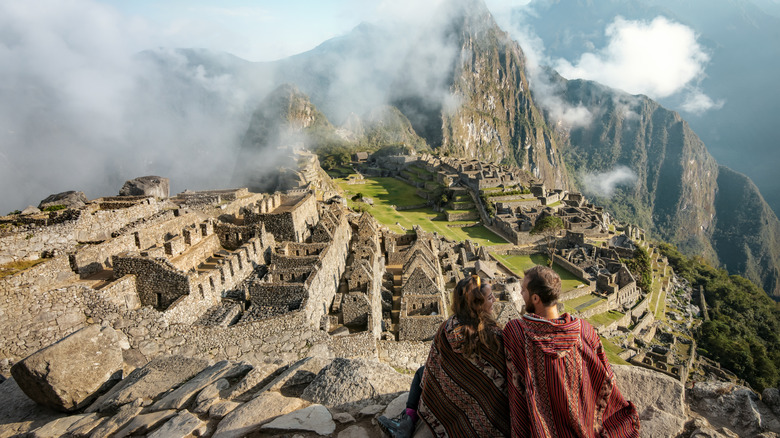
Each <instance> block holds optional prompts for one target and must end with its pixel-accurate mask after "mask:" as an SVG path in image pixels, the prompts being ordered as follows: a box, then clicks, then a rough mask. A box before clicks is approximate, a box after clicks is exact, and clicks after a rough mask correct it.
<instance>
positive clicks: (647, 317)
mask: <svg viewBox="0 0 780 438" xmlns="http://www.w3.org/2000/svg"><path fill="white" fill-rule="evenodd" d="M654 321H655V313H653V312H649V311H648V312H645V313H644V315H641V317H640V318H639V320H638V321H637V322H636V324H634V328H633V329H632V330H631V333H632V334H634V335H635V336H639V334H640V333H641V332H642V330H644V329H646V328H647V327H648V326H649V325H650V324H652V323H653V322H654Z"/></svg>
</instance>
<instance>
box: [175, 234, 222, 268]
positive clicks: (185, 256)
mask: <svg viewBox="0 0 780 438" xmlns="http://www.w3.org/2000/svg"><path fill="white" fill-rule="evenodd" d="M182 242H184V239H182ZM185 245H186V243H185ZM221 249H222V246H221V245H220V241H219V237H217V235H216V234H212V235H210V236H208V237H206V238H205V239H203V240H201V241H199V242H198V243H196V244H195V245H193V246H190V247H185V251H183V252H182V253H181V254H180V255H179V256H178V257H175V258H173V259H171V264H173V265H174V266H176V267H177V268H178V269H181V270H182V271H185V272H186V271H190V270H195V269H196V268H197V267H198V265H200V264H201V263H202V262H203V261H205V260H206V259H207V258H208V257H210V256H211V255H212V254H214V253H216V252H217V251H220V250H221Z"/></svg>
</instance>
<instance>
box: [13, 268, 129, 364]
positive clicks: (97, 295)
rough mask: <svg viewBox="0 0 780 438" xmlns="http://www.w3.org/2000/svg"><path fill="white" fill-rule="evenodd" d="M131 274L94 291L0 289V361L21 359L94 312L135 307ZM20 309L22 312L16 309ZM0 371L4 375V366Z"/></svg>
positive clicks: (96, 319)
mask: <svg viewBox="0 0 780 438" xmlns="http://www.w3.org/2000/svg"><path fill="white" fill-rule="evenodd" d="M132 281H133V278H132V276H128V277H126V280H123V281H120V282H117V283H114V285H112V286H113V287H106V288H104V289H102V290H100V291H95V290H94V289H90V288H87V287H83V286H68V287H65V288H59V289H51V290H46V291H42V292H39V291H33V290H32V289H28V288H19V289H16V290H14V289H3V288H0V303H2V306H1V307H0V334H2V335H0V361H2V360H3V359H9V360H10V362H14V361H18V360H21V359H23V358H25V357H27V356H28V355H30V354H32V353H34V352H35V351H37V350H39V349H41V348H43V347H46V346H48V345H50V344H52V343H54V342H56V341H59V340H60V339H62V338H64V337H65V336H67V335H69V334H71V333H73V332H75V331H76V330H78V329H80V328H83V327H85V326H86V325H88V324H91V323H99V322H100V321H101V318H99V317H98V316H97V315H114V316H118V315H119V314H121V313H126V312H133V311H135V309H138V305H139V303H138V301H137V298H135V297H136V295H135V286H134V283H133V282H132ZM19 309H24V311H18V310H19ZM0 374H3V375H6V376H7V375H8V369H6V368H5V366H2V367H0Z"/></svg>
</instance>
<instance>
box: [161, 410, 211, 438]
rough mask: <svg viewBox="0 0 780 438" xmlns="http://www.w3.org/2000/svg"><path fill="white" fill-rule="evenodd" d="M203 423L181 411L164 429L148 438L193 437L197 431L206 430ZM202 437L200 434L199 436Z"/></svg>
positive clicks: (163, 426) (164, 425)
mask: <svg viewBox="0 0 780 438" xmlns="http://www.w3.org/2000/svg"><path fill="white" fill-rule="evenodd" d="M204 426H205V424H204V423H203V421H201V420H200V419H198V417H196V416H195V415H193V414H191V413H189V412H187V411H181V412H179V415H177V416H175V417H173V418H171V419H170V420H168V422H167V423H165V424H163V425H162V427H160V428H159V429H157V430H155V431H154V432H152V433H150V434H149V435H147V438H184V437H189V436H193V435H194V432H195V431H196V430H200V429H202V428H204ZM204 430H205V429H204ZM198 435H200V434H198Z"/></svg>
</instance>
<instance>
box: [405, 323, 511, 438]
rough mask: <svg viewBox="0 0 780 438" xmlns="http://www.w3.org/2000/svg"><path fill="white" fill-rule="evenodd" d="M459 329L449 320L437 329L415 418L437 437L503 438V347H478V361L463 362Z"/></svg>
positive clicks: (507, 424) (507, 427)
mask: <svg viewBox="0 0 780 438" xmlns="http://www.w3.org/2000/svg"><path fill="white" fill-rule="evenodd" d="M461 327H462V326H460V325H459V324H458V321H457V318H455V317H452V318H450V319H448V320H447V321H445V322H444V323H442V325H441V326H440V327H439V330H438V332H437V334H436V337H435V338H434V341H433V345H431V350H430V354H429V355H428V360H427V361H426V363H425V372H424V373H423V378H422V398H421V400H420V409H419V413H420V417H421V418H422V419H423V420H424V421H425V422H426V424H428V426H429V427H430V428H431V431H433V433H434V435H435V436H438V437H501V436H509V433H510V422H509V400H508V398H507V392H506V391H507V387H506V361H505V357H504V353H503V347H502V348H500V349H499V350H498V351H495V352H491V351H489V350H488V349H487V348H484V347H483V346H480V349H479V355H478V357H475V358H473V359H471V360H470V359H467V358H466V357H465V356H463V354H461V353H460V348H459V347H460V346H461V341H462V338H461V337H460V336H459V330H460V328H461ZM496 332H497V334H499V336H500V330H499V329H496ZM448 335H449V336H448Z"/></svg>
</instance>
